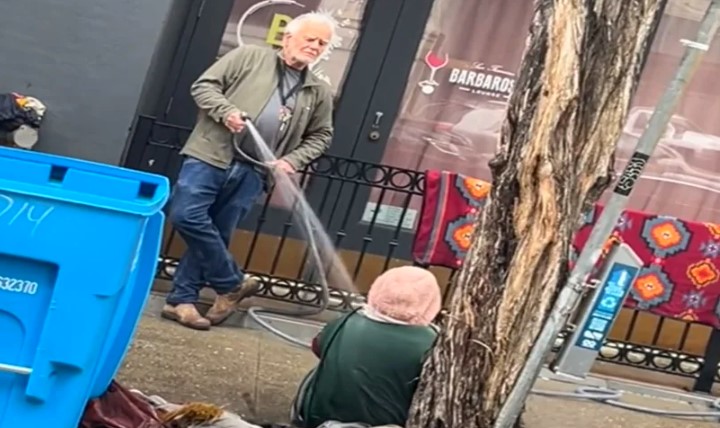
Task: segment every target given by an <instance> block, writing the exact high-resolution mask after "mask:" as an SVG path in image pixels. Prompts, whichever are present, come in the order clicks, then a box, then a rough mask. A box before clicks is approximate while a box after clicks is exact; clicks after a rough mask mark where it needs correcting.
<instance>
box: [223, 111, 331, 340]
mask: <svg viewBox="0 0 720 428" xmlns="http://www.w3.org/2000/svg"><path fill="white" fill-rule="evenodd" d="M242 119H243V121H244V122H245V127H246V128H247V130H248V132H250V135H251V136H252V138H253V139H254V140H255V143H256V144H255V145H256V147H257V148H258V151H262V148H268V145H267V142H266V141H265V139H264V138H263V137H262V135H260V133H259V132H258V130H257V127H256V126H255V124H254V123H253V122H252V120H251V119H250V118H249V117H248V116H247V114H245V113H243V115H242ZM238 140H239V138H238V134H233V146H235V151H236V152H237V154H238V155H240V157H242V158H243V159H245V160H246V161H247V162H249V163H251V164H253V165H256V166H258V167H260V168H263V169H265V170H268V171H269V173H270V174H272V175H274V176H275V177H279V176H280V175H281V174H285V175H286V173H285V172H282V171H278V170H277V169H276V168H274V167H273V166H272V165H271V164H269V163H266V162H261V161H258V160H257V159H255V158H253V157H252V156H250V155H248V154H247V153H245V151H243V150H242V148H241V147H240V142H239V141H238ZM268 150H269V149H268ZM273 157H274V156H273ZM286 178H287V180H286V181H287V182H290V178H289V177H287V175H286ZM294 216H295V214H294ZM297 217H299V218H297V220H298V223H299V226H300V228H301V229H302V231H303V232H304V235H305V236H306V238H307V241H308V242H307V244H308V248H309V250H310V252H311V256H312V258H313V259H314V260H313V261H314V262H315V266H316V267H317V269H318V271H319V273H320V275H319V276H320V305H319V306H316V307H310V308H300V309H294V310H280V309H270V308H264V307H261V306H253V307H250V308H249V309H248V310H247V314H248V315H249V316H250V318H252V319H253V320H254V321H255V322H257V323H258V324H259V325H260V326H262V327H263V328H265V329H266V330H268V331H270V332H271V333H273V334H275V335H277V336H279V337H281V338H283V339H285V340H287V341H288V342H291V343H293V344H296V345H299V346H302V347H305V348H310V347H311V344H310V343H307V342H304V341H302V340H300V339H298V338H296V337H293V336H291V335H289V334H287V333H285V332H283V331H281V330H279V329H277V328H275V327H273V326H272V325H271V324H270V323H269V322H268V321H266V320H264V319H263V318H262V317H261V316H260V314H264V315H280V316H290V317H309V316H313V315H318V314H321V313H323V312H324V311H325V310H327V307H328V304H329V303H330V287H329V285H328V281H327V275H326V273H325V269H324V263H323V259H322V257H321V256H320V251H319V250H318V248H319V245H318V241H317V238H316V236H315V234H314V233H313V228H312V225H311V222H310V218H309V216H307V215H297Z"/></svg>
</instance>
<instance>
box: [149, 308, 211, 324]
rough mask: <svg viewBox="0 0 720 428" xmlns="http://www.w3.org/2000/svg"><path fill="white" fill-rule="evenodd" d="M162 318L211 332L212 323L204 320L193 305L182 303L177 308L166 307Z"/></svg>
mask: <svg viewBox="0 0 720 428" xmlns="http://www.w3.org/2000/svg"><path fill="white" fill-rule="evenodd" d="M160 316H162V317H163V318H166V319H169V320H173V321H177V323H178V324H180V325H182V326H185V327H188V328H192V329H194V330H210V321H208V319H207V318H203V316H202V315H200V312H198V310H197V308H196V307H195V305H193V304H191V303H181V304H179V305H177V306H172V305H165V306H164V307H163V310H162V312H161V313H160Z"/></svg>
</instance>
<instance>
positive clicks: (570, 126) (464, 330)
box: [408, 0, 666, 428]
mask: <svg viewBox="0 0 720 428" xmlns="http://www.w3.org/2000/svg"><path fill="white" fill-rule="evenodd" d="M665 1H666V0H605V1H603V0H536V1H535V13H534V18H533V21H532V24H531V28H530V35H529V38H528V41H527V46H526V50H525V54H524V59H523V63H522V66H521V71H520V74H519V76H518V81H517V84H516V87H515V92H514V94H513V95H512V97H511V99H510V105H509V108H508V112H507V118H506V120H505V123H504V125H503V128H502V135H501V137H500V144H499V150H498V153H497V155H496V157H495V159H493V161H491V162H490V166H491V169H492V174H493V187H492V190H491V193H490V197H489V200H488V202H487V205H486V207H485V209H484V211H483V215H482V216H481V218H479V219H478V226H477V228H476V232H475V236H474V244H473V247H472V248H471V249H470V251H469V253H468V255H467V257H466V259H465V262H464V266H463V268H462V271H461V272H460V274H459V275H458V278H457V281H456V284H455V287H454V288H455V291H454V293H453V296H452V299H451V302H450V314H449V316H448V317H447V318H446V320H445V321H444V325H443V327H444V328H443V333H442V334H441V336H440V337H439V339H438V342H437V344H436V346H435V348H434V350H433V352H432V354H431V356H430V357H429V358H428V361H427V362H426V364H425V367H424V369H423V374H422V377H421V380H420V383H419V386H418V390H417V393H416V395H415V400H414V403H413V408H412V410H411V415H410V419H409V422H408V428H476V427H477V428H492V427H493V424H494V422H495V419H496V417H497V415H498V413H499V411H500V409H501V406H502V404H503V402H504V401H505V399H506V398H507V396H508V394H509V393H510V391H511V389H512V387H513V386H514V384H515V381H516V380H517V376H518V374H519V372H520V370H521V369H522V367H523V366H524V364H525V361H526V358H527V356H528V354H529V351H530V349H531V347H532V345H533V344H534V341H535V339H536V337H537V335H538V334H539V331H540V329H541V327H542V325H543V323H544V322H545V320H546V318H547V315H548V313H549V310H550V309H551V307H552V303H553V302H554V298H555V296H556V292H557V290H558V289H559V286H561V285H562V284H563V281H564V280H565V279H566V278H567V274H568V269H567V256H568V254H569V247H570V243H571V239H572V236H573V233H574V232H575V230H576V228H577V226H578V221H579V219H580V215H581V212H582V210H583V209H585V208H587V207H588V205H589V204H591V203H593V202H595V201H596V200H597V199H598V198H599V196H600V195H601V193H602V192H603V191H604V190H605V189H606V188H607V186H608V185H609V184H610V182H611V180H612V177H613V167H612V160H613V152H614V149H615V145H616V142H617V140H618V138H619V136H620V132H621V130H622V127H623V124H624V121H625V118H626V115H627V112H628V108H629V106H630V101H631V98H632V96H633V94H634V91H635V89H636V86H637V83H638V80H639V78H640V72H641V69H642V67H643V65H644V62H645V57H646V55H647V53H648V51H649V49H648V44H650V43H651V41H652V40H651V39H652V36H653V34H654V32H655V28H657V25H658V22H659V21H660V18H661V15H662V10H663V6H664V3H665Z"/></svg>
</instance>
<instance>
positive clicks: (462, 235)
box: [452, 223, 475, 251]
mask: <svg viewBox="0 0 720 428" xmlns="http://www.w3.org/2000/svg"><path fill="white" fill-rule="evenodd" d="M474 230H475V225H474V224H472V223H467V224H465V225H463V226H460V227H458V228H457V229H455V230H453V234H452V237H453V241H455V243H456V244H457V246H458V247H460V248H461V249H462V251H467V250H469V249H470V244H472V234H473V231H474Z"/></svg>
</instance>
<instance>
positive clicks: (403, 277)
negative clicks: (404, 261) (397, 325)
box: [367, 266, 442, 325]
mask: <svg viewBox="0 0 720 428" xmlns="http://www.w3.org/2000/svg"><path fill="white" fill-rule="evenodd" d="M367 300H368V306H369V307H370V309H372V310H373V311H375V312H377V313H379V314H382V315H385V316H387V317H390V318H393V319H395V320H398V321H402V322H406V323H408V324H412V325H429V324H430V323H431V322H432V320H433V319H435V317H436V316H437V314H438V313H439V312H440V307H441V304H442V302H441V301H442V297H441V296H440V286H439V285H438V283H437V279H435V275H433V274H432V273H430V272H429V271H427V270H425V269H421V268H418V267H414V266H403V267H398V268H393V269H390V270H388V271H386V272H385V273H383V274H382V275H380V276H379V277H377V279H376V280H375V282H374V283H373V284H372V286H371V287H370V292H369V293H368V299H367Z"/></svg>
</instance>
